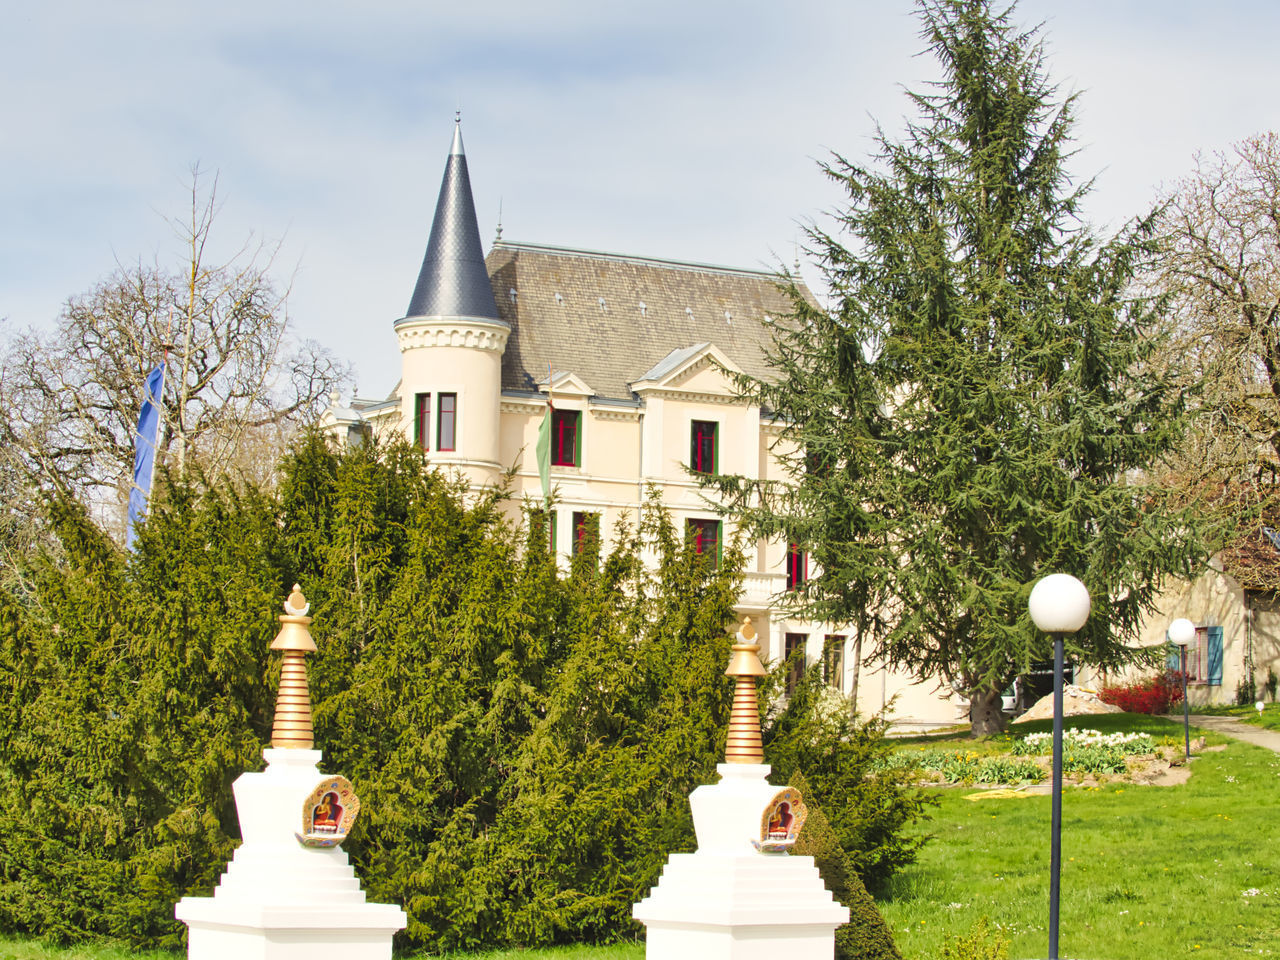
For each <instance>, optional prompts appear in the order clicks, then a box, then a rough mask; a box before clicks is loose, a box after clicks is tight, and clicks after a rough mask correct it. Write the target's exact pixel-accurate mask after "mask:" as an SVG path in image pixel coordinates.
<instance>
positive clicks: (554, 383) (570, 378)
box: [538, 370, 596, 397]
mask: <svg viewBox="0 0 1280 960" xmlns="http://www.w3.org/2000/svg"><path fill="white" fill-rule="evenodd" d="M538 389H539V390H540V391H541V392H543V393H546V392H548V389H550V391H551V393H552V395H553V396H557V397H559V396H565V397H594V396H595V393H596V392H595V391H594V390H592V389H591V387H590V386H589V385H588V384H587V382H586V381H585V380H583V379H582V378H581V377H579V376H578V375H577V374H576V373H570V372H569V371H568V370H557V371H555V373H554V374H552V376H551V378H550V387H549V388H548V378H547V377H543V378H542V379H541V380H540V381H538Z"/></svg>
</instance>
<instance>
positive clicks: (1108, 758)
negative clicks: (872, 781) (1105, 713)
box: [885, 730, 1156, 785]
mask: <svg viewBox="0 0 1280 960" xmlns="http://www.w3.org/2000/svg"><path fill="white" fill-rule="evenodd" d="M1006 742H1008V749H1007V752H1006V751H1004V750H1002V751H1000V752H998V753H990V752H988V753H980V752H978V751H976V750H955V749H944V748H932V749H930V748H923V747H922V748H919V749H918V750H899V751H897V752H896V753H894V754H893V755H891V756H890V757H888V758H886V761H885V765H892V766H895V767H916V768H917V769H918V770H920V772H921V774H922V778H923V779H925V780H927V781H929V782H933V783H942V784H966V785H968V784H975V783H988V784H1007V785H1016V784H1024V783H1040V782H1042V781H1043V780H1045V779H1047V778H1048V776H1049V767H1050V763H1051V761H1050V756H1049V755H1050V754H1051V753H1052V751H1053V735H1052V734H1050V733H1031V734H1027V736H1025V737H1021V738H1019V739H1017V740H1013V741H1006ZM1155 749H1156V745H1155V743H1154V742H1153V741H1152V739H1151V737H1150V735H1148V734H1145V733H1107V734H1104V733H1101V732H1100V731H1098V730H1067V731H1064V733H1063V736H1062V770H1063V773H1067V774H1079V775H1081V776H1097V775H1100V774H1123V773H1126V772H1127V771H1128V768H1129V758H1130V757H1134V756H1138V755H1147V754H1151V753H1153V752H1154V751H1155Z"/></svg>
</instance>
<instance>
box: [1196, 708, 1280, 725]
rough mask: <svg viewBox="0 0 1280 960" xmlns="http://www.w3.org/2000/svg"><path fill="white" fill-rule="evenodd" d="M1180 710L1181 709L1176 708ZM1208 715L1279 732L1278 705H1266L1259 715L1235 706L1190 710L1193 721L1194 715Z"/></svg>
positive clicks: (1279, 715)
mask: <svg viewBox="0 0 1280 960" xmlns="http://www.w3.org/2000/svg"><path fill="white" fill-rule="evenodd" d="M1178 709H1179V710H1180V709H1182V708H1181V707H1179V708H1178ZM1198 713H1199V714H1210V715H1212V716H1216V717H1234V718H1235V719H1237V720H1243V721H1244V722H1245V723H1248V724H1252V725H1253V726H1255V727H1263V728H1265V729H1267V730H1280V703H1268V704H1267V705H1266V706H1265V707H1264V708H1263V711H1262V713H1261V714H1259V713H1258V710H1257V708H1256V707H1253V706H1247V707H1237V706H1217V705H1215V706H1212V707H1196V708H1194V709H1193V710H1192V713H1191V716H1192V718H1193V719H1194V718H1195V716H1196V714H1198Z"/></svg>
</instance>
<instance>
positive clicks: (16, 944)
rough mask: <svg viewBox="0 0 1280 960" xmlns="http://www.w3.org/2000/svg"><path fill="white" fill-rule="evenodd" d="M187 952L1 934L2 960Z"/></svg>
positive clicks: (172, 958)
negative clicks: (52, 942) (62, 943)
mask: <svg viewBox="0 0 1280 960" xmlns="http://www.w3.org/2000/svg"><path fill="white" fill-rule="evenodd" d="M185 956H186V954H185V953H169V952H167V951H164V950H127V949H124V948H123V947H108V946H101V945H97V944H82V945H80V946H77V947H51V946H47V945H45V944H43V943H40V942H38V941H35V940H12V939H9V938H7V937H0V960H180V958H182V957H185Z"/></svg>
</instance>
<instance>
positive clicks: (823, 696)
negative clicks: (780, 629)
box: [761, 667, 936, 890]
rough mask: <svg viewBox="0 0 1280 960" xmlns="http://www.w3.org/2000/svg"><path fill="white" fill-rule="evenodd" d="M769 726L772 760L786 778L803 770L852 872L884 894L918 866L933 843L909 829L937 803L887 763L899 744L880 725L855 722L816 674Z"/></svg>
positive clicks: (909, 775)
mask: <svg viewBox="0 0 1280 960" xmlns="http://www.w3.org/2000/svg"><path fill="white" fill-rule="evenodd" d="M784 670H785V668H779V669H778V670H775V671H774V673H773V674H772V675H771V677H770V678H769V683H766V684H764V685H763V689H762V691H761V700H762V702H763V703H765V704H768V703H769V702H771V701H770V698H771V697H772V695H773V693H774V691H775V690H777V689H778V687H779V686H780V685H781V683H782V682H783V681H784V680H785V674H784ZM763 727H764V730H763V733H764V756H765V760H766V761H768V762H769V763H770V764H771V765H772V766H773V769H774V771H775V772H776V773H777V774H779V775H780V776H781V777H785V778H790V777H791V776H793V775H794V774H795V773H796V772H797V771H804V775H805V777H806V779H807V780H808V782H809V784H810V785H811V787H812V789H813V792H814V794H815V796H818V797H821V798H822V806H823V808H824V809H825V810H826V811H827V813H828V819H829V822H830V823H831V826H832V829H833V830H834V831H835V834H836V839H837V840H838V841H839V843H840V847H841V849H842V850H844V852H845V854H846V856H847V857H848V862H849V865H850V866H851V867H852V869H853V870H854V871H855V872H856V873H857V874H858V876H859V877H860V878H861V879H862V882H863V883H865V884H866V885H867V887H868V888H870V889H872V890H877V889H880V888H882V886H883V884H884V882H885V881H886V880H887V879H888V878H889V877H890V876H891V875H892V874H893V872H894V871H895V870H897V869H898V868H900V867H902V866H905V865H906V864H909V863H912V862H914V860H915V858H916V853H917V851H918V850H919V849H920V847H921V845H922V844H924V843H925V841H926V839H927V838H926V837H923V836H920V835H919V834H918V833H917V834H915V835H910V834H908V833H907V827H908V826H910V824H912V823H914V822H915V821H916V820H918V819H920V818H922V817H924V816H925V815H926V811H927V810H928V808H929V806H930V805H931V804H932V803H934V802H936V801H935V800H934V799H933V798H930V797H928V796H927V795H926V794H925V793H924V792H923V791H922V790H920V789H918V788H917V786H916V781H917V780H918V779H919V773H918V771H917V770H916V769H914V768H913V767H910V766H907V767H898V766H894V765H892V764H888V763H886V762H885V760H886V758H887V757H888V756H889V755H890V754H891V753H892V751H893V745H892V743H891V742H890V741H889V740H888V739H887V738H886V737H885V735H884V732H885V731H884V723H883V721H882V720H881V719H879V718H876V717H872V718H870V719H868V720H865V721H862V720H859V719H858V718H856V717H854V716H852V715H851V713H850V712H849V708H848V704H847V702H846V701H844V700H843V698H833V697H832V696H831V693H830V688H829V687H828V686H827V685H826V683H824V682H823V680H822V677H821V672H820V670H819V669H818V668H816V667H815V668H812V669H810V670H808V671H806V672H805V673H804V674H803V676H801V678H800V679H799V682H798V683H797V684H796V685H795V688H794V689H793V691H792V693H791V696H790V697H789V698H788V700H787V705H786V708H785V709H784V710H782V711H780V712H779V713H777V714H776V715H774V716H770V717H769V718H768V719H767V720H766V721H765V723H764V724H763Z"/></svg>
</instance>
